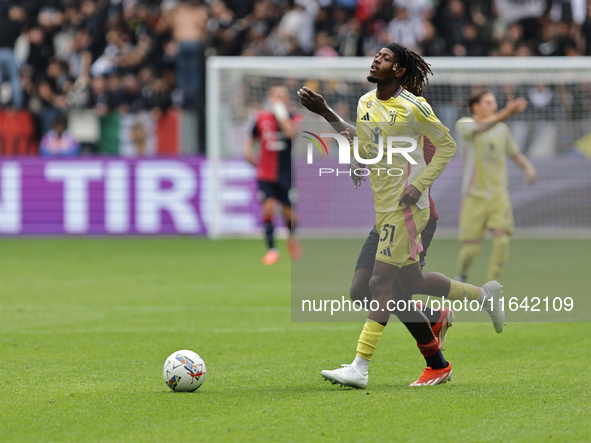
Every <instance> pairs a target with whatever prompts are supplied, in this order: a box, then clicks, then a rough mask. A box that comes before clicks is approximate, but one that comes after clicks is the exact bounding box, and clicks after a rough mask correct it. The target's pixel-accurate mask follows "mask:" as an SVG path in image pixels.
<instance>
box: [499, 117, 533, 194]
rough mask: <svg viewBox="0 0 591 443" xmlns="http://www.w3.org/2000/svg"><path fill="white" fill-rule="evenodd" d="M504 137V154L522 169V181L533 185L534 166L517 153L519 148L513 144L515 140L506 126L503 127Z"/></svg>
mask: <svg viewBox="0 0 591 443" xmlns="http://www.w3.org/2000/svg"><path fill="white" fill-rule="evenodd" d="M505 137H506V143H505V149H506V154H507V155H508V156H509V157H511V160H513V161H514V162H515V164H516V165H517V166H519V167H520V168H521V169H523V180H524V181H525V182H526V183H527V184H528V185H533V184H534V183H535V182H536V180H537V178H538V176H537V173H536V168H534V165H532V164H531V162H530V161H529V160H528V159H527V157H526V156H525V155H523V154H522V153H521V152H519V147H518V146H517V143H515V139H514V138H513V135H512V134H511V130H510V129H509V126H507V125H505Z"/></svg>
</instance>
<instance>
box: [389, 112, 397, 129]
mask: <svg viewBox="0 0 591 443" xmlns="http://www.w3.org/2000/svg"><path fill="white" fill-rule="evenodd" d="M397 117H398V112H396V111H394V110H393V109H392V110H391V111H390V121H389V122H388V124H389V125H390V126H392V125H393V124H394V123H395V122H396V118H397Z"/></svg>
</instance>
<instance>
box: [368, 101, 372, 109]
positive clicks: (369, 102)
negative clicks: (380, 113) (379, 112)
mask: <svg viewBox="0 0 591 443" xmlns="http://www.w3.org/2000/svg"><path fill="white" fill-rule="evenodd" d="M367 108H368V109H369V108H371V100H370V101H368V102H367Z"/></svg>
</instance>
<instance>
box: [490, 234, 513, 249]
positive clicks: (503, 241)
mask: <svg viewBox="0 0 591 443" xmlns="http://www.w3.org/2000/svg"><path fill="white" fill-rule="evenodd" d="M510 241H511V238H510V237H509V234H507V233H504V234H502V235H498V236H495V237H494V238H493V242H494V243H496V244H498V245H502V246H509V242H510Z"/></svg>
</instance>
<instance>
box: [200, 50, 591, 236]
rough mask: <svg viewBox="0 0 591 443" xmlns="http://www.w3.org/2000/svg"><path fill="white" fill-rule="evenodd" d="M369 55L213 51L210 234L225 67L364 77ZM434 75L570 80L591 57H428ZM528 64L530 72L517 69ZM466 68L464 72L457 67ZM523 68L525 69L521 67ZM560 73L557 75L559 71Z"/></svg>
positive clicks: (216, 223) (216, 200)
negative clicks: (235, 54)
mask: <svg viewBox="0 0 591 443" xmlns="http://www.w3.org/2000/svg"><path fill="white" fill-rule="evenodd" d="M371 60H372V59H371V58H370V57H330V58H320V57H218V56H214V57H209V58H208V59H207V63H206V100H207V101H206V131H207V133H206V155H207V160H208V176H209V192H211V198H210V202H211V203H210V205H209V208H208V210H209V223H208V232H209V234H208V235H209V237H210V238H218V237H220V236H221V235H223V234H224V233H223V232H222V229H221V215H220V214H221V202H220V186H219V181H218V177H219V171H220V166H221V161H222V155H221V152H222V147H221V143H222V140H221V138H220V134H221V133H222V129H223V128H222V125H223V124H224V120H223V116H222V115H221V106H220V101H221V100H220V98H221V97H222V90H221V87H222V84H221V81H220V79H221V75H222V74H223V71H224V70H239V71H241V72H243V73H246V74H255V75H256V74H259V75H269V74H271V75H273V76H275V77H281V76H285V77H291V78H294V77H299V76H301V77H302V79H305V78H307V77H310V76H311V75H310V73H313V77H314V78H329V77H334V76H335V72H339V77H340V78H342V79H344V80H347V79H349V80H358V81H362V80H363V79H364V78H365V75H367V69H368V67H369V66H370V64H371ZM426 61H427V62H429V63H430V64H431V66H432V67H433V70H434V72H435V75H434V76H432V77H430V78H429V81H430V83H431V84H432V85H437V84H438V83H445V84H455V85H474V84H480V83H481V80H480V79H479V78H477V76H473V75H471V72H472V73H474V72H478V73H483V72H487V73H488V74H489V75H490V74H492V75H495V76H497V77H495V83H501V82H502V83H513V84H520V83H528V84H531V83H537V82H539V83H552V84H568V83H572V82H573V81H574V80H575V79H576V80H579V81H580V79H581V78H584V77H582V75H583V76H584V75H587V76H589V75H590V74H589V73H591V57H428V58H426ZM523 70H527V71H528V72H527V76H524V75H521V76H519V75H516V74H519V73H520V71H523ZM458 71H463V72H458ZM522 73H523V72H522ZM557 74H559V75H557Z"/></svg>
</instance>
